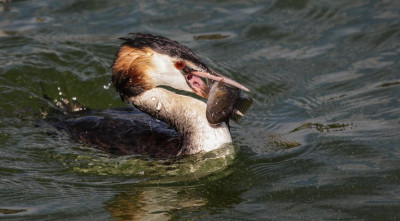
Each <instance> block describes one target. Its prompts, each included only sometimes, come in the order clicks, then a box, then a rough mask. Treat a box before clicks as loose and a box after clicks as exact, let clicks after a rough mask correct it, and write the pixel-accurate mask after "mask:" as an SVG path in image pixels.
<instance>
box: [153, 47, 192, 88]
mask: <svg viewBox="0 0 400 221" xmlns="http://www.w3.org/2000/svg"><path fill="white" fill-rule="evenodd" d="M152 58H153V64H154V67H155V68H154V69H153V70H151V71H150V75H151V77H152V78H153V81H154V83H155V84H156V85H165V86H170V87H173V88H175V89H178V90H184V91H189V92H193V90H192V89H191V88H190V87H189V85H188V84H187V82H186V79H185V77H184V76H183V74H182V72H181V71H179V70H178V69H176V68H175V66H174V65H173V63H172V61H171V59H170V57H168V56H167V55H160V54H153V56H152Z"/></svg>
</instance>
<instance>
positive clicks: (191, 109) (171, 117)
mask: <svg viewBox="0 0 400 221" xmlns="http://www.w3.org/2000/svg"><path fill="white" fill-rule="evenodd" d="M126 100H127V101H128V102H130V103H132V104H133V105H134V106H136V107H137V108H138V109H140V110H141V111H143V112H145V113H147V114H149V115H151V116H152V117H155V118H157V119H160V120H162V121H164V122H166V123H167V124H169V125H171V126H173V127H174V128H176V130H177V131H178V132H179V133H180V134H182V137H183V140H182V142H183V143H182V148H181V150H180V152H179V154H178V155H187V154H195V153H199V152H202V151H205V152H206V151H211V150H215V149H217V148H219V147H221V146H222V145H223V144H225V143H230V142H232V138H231V135H230V132H229V129H228V127H227V125H226V124H225V123H221V124H220V125H216V126H214V125H210V124H209V123H208V121H207V119H206V114H205V113H206V104H205V103H204V102H203V101H200V100H198V99H195V98H192V97H189V96H184V95H179V94H176V93H173V92H171V91H169V90H167V89H164V88H153V89H151V90H147V91H145V92H143V93H141V94H139V95H137V96H133V97H126Z"/></svg>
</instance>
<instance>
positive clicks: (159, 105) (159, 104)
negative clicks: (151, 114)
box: [156, 101, 162, 111]
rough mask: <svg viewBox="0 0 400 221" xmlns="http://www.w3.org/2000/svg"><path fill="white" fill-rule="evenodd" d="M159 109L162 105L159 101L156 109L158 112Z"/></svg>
mask: <svg viewBox="0 0 400 221" xmlns="http://www.w3.org/2000/svg"><path fill="white" fill-rule="evenodd" d="M161 108H162V104H161V102H160V101H158V103H157V107H156V109H157V110H158V111H160V110H161Z"/></svg>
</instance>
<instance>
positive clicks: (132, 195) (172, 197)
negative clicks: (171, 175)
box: [104, 186, 207, 220]
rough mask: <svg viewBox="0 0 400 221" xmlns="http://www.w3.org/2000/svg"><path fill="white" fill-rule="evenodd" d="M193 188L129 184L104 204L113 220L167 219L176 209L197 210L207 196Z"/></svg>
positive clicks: (205, 201)
mask: <svg viewBox="0 0 400 221" xmlns="http://www.w3.org/2000/svg"><path fill="white" fill-rule="evenodd" d="M195 192H196V188H195V187H190V186H185V187H167V186H162V187H157V186H156V187H142V188H137V189H136V188H133V189H132V190H131V191H123V192H121V193H118V194H117V195H116V196H114V197H113V198H112V199H110V200H109V201H107V202H105V206H104V208H105V209H106V210H107V211H108V212H109V213H110V214H111V216H112V217H113V218H115V219H116V220H169V219H171V218H173V217H174V213H177V212H179V211H198V212H200V211H199V208H200V207H202V206H204V205H206V204H207V199H205V198H203V197H202V196H201V195H198V194H194V193H195ZM200 210H201V209H200ZM192 218H194V217H192Z"/></svg>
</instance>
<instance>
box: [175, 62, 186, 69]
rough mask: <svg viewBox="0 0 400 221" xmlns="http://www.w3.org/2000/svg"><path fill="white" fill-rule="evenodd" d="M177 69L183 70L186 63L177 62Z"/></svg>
mask: <svg viewBox="0 0 400 221" xmlns="http://www.w3.org/2000/svg"><path fill="white" fill-rule="evenodd" d="M175 67H176V69H179V70H182V69H183V68H184V67H185V62H183V61H177V62H175Z"/></svg>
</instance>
